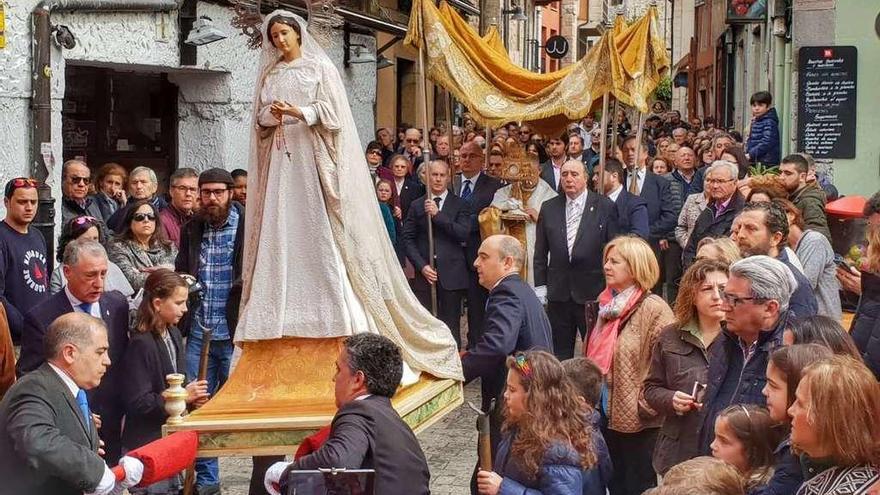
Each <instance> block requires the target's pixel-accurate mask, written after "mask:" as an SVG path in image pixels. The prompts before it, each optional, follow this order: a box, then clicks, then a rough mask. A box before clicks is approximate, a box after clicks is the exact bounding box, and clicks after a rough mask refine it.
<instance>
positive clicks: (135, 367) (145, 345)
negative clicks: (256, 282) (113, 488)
mask: <svg viewBox="0 0 880 495" xmlns="http://www.w3.org/2000/svg"><path fill="white" fill-rule="evenodd" d="M188 296H189V289H188V286H187V284H186V281H184V279H183V277H181V276H180V275H178V274H176V273H174V272H172V271H171V270H167V269H164V268H162V269H159V270H156V271H155V272H153V273H152V274H150V276H149V277H147V281H146V282H145V283H144V297H143V302H141V305H140V308H139V309H138V316H137V323H136V324H135V328H134V330H133V331H132V336H131V339H130V340H129V343H128V348H127V349H126V351H125V359H123V360H122V362H121V363H119V364H118V365H117V366H122V367H123V368H124V371H123V372H122V374H123V376H125V377H127V379H126V386H125V387H123V388H122V391H121V393H122V402H123V405H124V407H125V426H124V428H123V432H122V448H123V451H128V450H132V449H136V448H138V447H140V446H142V445H145V444H147V443H149V442H152V441H153V440H156V439H158V438H161V437H162V425H163V424H164V423H165V420H166V419H167V418H168V415H167V413H166V412H165V399H164V398H163V397H162V392H163V391H165V389H166V388H167V387H168V385H167V384H166V383H165V377H166V376H167V375H169V374H171V373H185V370H186V364H185V362H186V352H185V348H184V347H183V340H182V337H181V336H180V331H178V330H177V327H176V326H175V325H177V322H179V321H180V318H181V317H182V316H183V314H184V313H186V300H187V297H188ZM186 391H187V397H186V403H187V406H188V407H190V408H192V407H198V406H200V405H202V404H203V403H204V402H205V401H207V400H208V382H207V381H205V380H194V381H192V382H190V383H189V384H188V385H187V386H186ZM177 478H178V477H174V478H171V479H168V480H164V481H161V482H159V483H156V484H154V485H150V486H148V487H146V488H142V489H131V490H130V491H131V493H132V494H136V493H137V494H149V495H165V494H176V493H177V492H178V490H179V489H180V480H179V479H177Z"/></svg>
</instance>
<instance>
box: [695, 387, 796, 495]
mask: <svg viewBox="0 0 880 495" xmlns="http://www.w3.org/2000/svg"><path fill="white" fill-rule="evenodd" d="M780 436H781V435H780V433H779V432H778V430H776V429H774V424H773V420H772V419H771V418H770V413H769V412H768V411H767V409H764V408H763V407H759V406H756V405H754V404H736V405H733V406H730V407H728V408H727V409H725V410H723V411H721V414H719V415H718V417H717V419H716V420H715V440H713V441H712V445H711V447H712V457H715V458H717V459H721V460H723V461H725V462H727V463H728V464H731V465H733V467H735V468H736V469H737V470H739V472H740V473H742V475H743V476H744V477H745V478H746V493H747V494H748V495H754V494H756V493H760V490H761V489H762V487H764V486H765V485H766V484H767V483H768V482H769V481H770V478H771V477H772V476H773V464H774V459H773V448H774V447H775V446H776V445H777V444H778V443H779V437H780Z"/></svg>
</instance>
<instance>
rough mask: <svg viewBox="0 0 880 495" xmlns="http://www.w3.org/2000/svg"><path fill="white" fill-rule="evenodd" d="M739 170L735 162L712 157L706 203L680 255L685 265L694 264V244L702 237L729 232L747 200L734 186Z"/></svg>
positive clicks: (724, 234)
mask: <svg viewBox="0 0 880 495" xmlns="http://www.w3.org/2000/svg"><path fill="white" fill-rule="evenodd" d="M738 171H739V169H738V168H737V166H736V164H734V163H730V162H727V161H724V160H715V161H714V162H712V165H710V166H709V168H708V169H706V175H705V177H706V179H705V181H704V188H705V190H706V191H708V193H709V206H708V207H707V208H706V209H705V210H703V212H702V213H700V216H699V217H697V221H696V223H695V224H694V230H693V233H691V236H690V237H689V238H688V243H687V246H685V248H684V254H683V255H682V260H683V261H684V268H687V267H688V266H690V265H691V263H693V261H694V257H695V256H696V255H697V245H699V243H700V241H702V240H703V239H704V238H706V237H726V236H728V235H730V227H731V225H733V219H734V218H736V216H737V215H738V214H739V212H740V211H742V209H743V206H745V203H746V200H745V198H743V197H742V195H741V194H740V193H739V191H738V190H737V188H736V178H737V173H738Z"/></svg>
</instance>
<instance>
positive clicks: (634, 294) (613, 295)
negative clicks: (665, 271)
mask: <svg viewBox="0 0 880 495" xmlns="http://www.w3.org/2000/svg"><path fill="white" fill-rule="evenodd" d="M603 261H604V270H605V290H604V291H602V293H601V294H599V301H598V302H599V315H598V318H597V319H596V326H595V328H593V330H592V332H591V333H590V338H589V341H588V342H587V346H586V356H587V357H588V358H590V359H592V360H593V361H594V362H595V363H596V364H597V365H598V366H599V369H600V370H602V372H603V373H604V375H605V385H604V387H603V389H602V398H601V401H600V402H601V403H600V409H601V411H602V413H603V415H604V416H605V418H606V419H607V426H606V428H605V430H604V432H603V433H604V435H605V441H606V442H607V443H608V451H609V453H610V454H611V462H612V463H613V465H614V475H613V476H612V478H611V483H610V484H609V486H608V489H609V491H610V493H611V495H618V494H619V495H625V494H632V493H642V492H644V491H645V490H647V489H649V488H651V487H653V486H655V485H656V483H657V475H656V473H655V472H654V468H653V467H652V465H651V454H652V453H653V451H654V444H655V442H656V441H657V432H658V431H659V429H660V425H661V424H662V423H663V417H662V416H661V415H659V414H658V413H657V412H656V411H654V410H653V409H651V407H650V406H648V403H647V402H646V401H645V399H644V395H643V393H642V382H643V381H644V380H645V377H646V376H647V374H648V370H649V369H650V365H651V350H652V348H653V347H654V343H655V342H656V341H657V337H658V336H659V335H660V331H661V330H662V329H663V328H664V327H666V326H667V325H669V324H671V323H672V322H673V321H674V320H675V318H674V316H673V314H672V310H671V309H670V308H669V305H668V304H666V301H664V300H663V299H662V298H660V297H659V296H656V295H654V294H651V287H653V286H654V284H655V283H657V279H658V278H659V276H660V268H659V266H658V264H657V258H656V257H655V256H654V252H653V251H652V250H651V247H650V246H649V245H648V243H647V242H645V241H644V240H642V239H641V238H638V237H635V236H622V237H617V238H615V239H614V240H613V241H611V242H609V243H608V244H607V245H606V246H605V252H604V253H603Z"/></svg>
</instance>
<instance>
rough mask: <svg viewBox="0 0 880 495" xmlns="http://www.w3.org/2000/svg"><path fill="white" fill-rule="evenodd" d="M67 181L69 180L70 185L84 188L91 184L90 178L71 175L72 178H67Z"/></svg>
mask: <svg viewBox="0 0 880 495" xmlns="http://www.w3.org/2000/svg"><path fill="white" fill-rule="evenodd" d="M68 180H70V182H71V183H72V184H83V185H85V186H87V185H89V184H91V183H92V179H91V177H79V176H76V175H72V176H70V177H68Z"/></svg>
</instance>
